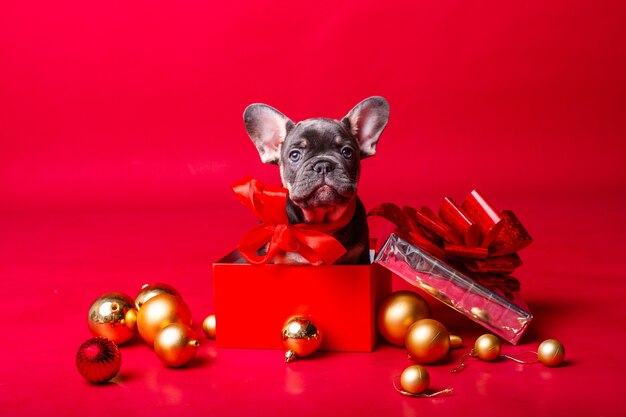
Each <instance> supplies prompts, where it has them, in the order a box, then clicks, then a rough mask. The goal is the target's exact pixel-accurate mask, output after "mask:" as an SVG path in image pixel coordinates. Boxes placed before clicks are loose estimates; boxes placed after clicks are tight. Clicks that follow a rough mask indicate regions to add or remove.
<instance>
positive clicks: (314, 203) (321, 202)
mask: <svg viewBox="0 0 626 417" xmlns="http://www.w3.org/2000/svg"><path fill="white" fill-rule="evenodd" d="M349 199H350V196H347V195H343V194H341V193H339V192H338V191H337V190H336V189H335V188H333V187H331V186H330V185H328V184H324V185H322V186H321V187H318V188H317V189H315V190H313V191H312V192H311V193H309V194H308V195H306V196H304V197H302V198H299V199H297V200H294V203H296V205H298V206H300V207H301V208H303V209H312V208H319V207H334V206H340V205H343V204H345V203H346V202H347V201H348V200H349Z"/></svg>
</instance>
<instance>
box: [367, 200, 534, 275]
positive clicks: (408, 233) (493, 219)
mask: <svg viewBox="0 0 626 417" xmlns="http://www.w3.org/2000/svg"><path fill="white" fill-rule="evenodd" d="M369 215H370V216H380V217H383V218H385V219H387V220H389V221H390V222H392V223H393V224H395V225H396V227H397V230H396V232H397V233H398V234H399V235H401V236H402V237H404V238H406V239H407V240H409V241H410V242H411V243H413V244H415V245H416V246H418V247H420V248H422V249H424V250H425V251H427V252H429V253H431V254H432V255H434V256H436V257H438V258H440V259H443V260H447V261H452V262H456V263H458V264H461V265H463V266H465V267H466V268H467V269H469V270H470V271H472V272H483V273H490V274H510V273H512V272H513V271H514V270H515V268H517V267H518V266H520V265H521V264H522V261H521V259H520V257H519V256H518V255H517V253H516V252H517V251H519V250H521V249H523V248H525V247H526V246H528V245H529V244H530V243H532V238H531V237H530V235H529V234H528V232H527V231H526V230H525V229H524V227H523V226H522V224H521V223H520V222H519V220H518V219H517V217H515V215H514V214H513V212H511V211H509V210H503V211H502V212H499V211H498V210H496V209H495V208H494V207H493V206H492V205H491V203H489V201H487V199H486V198H485V197H483V195H482V194H480V193H479V192H478V191H477V190H474V191H472V192H471V193H470V194H469V195H468V196H467V197H466V198H465V200H464V201H463V204H461V206H460V207H459V206H457V205H456V204H455V203H454V201H453V200H452V199H450V198H447V197H446V198H445V199H444V200H443V202H442V203H441V207H440V208H439V215H436V214H435V213H434V212H433V211H432V210H431V209H429V208H428V207H422V208H420V209H419V210H417V209H415V208H413V207H409V206H405V207H403V208H400V207H398V206H396V205H395V204H391V203H384V204H381V205H380V206H378V207H375V208H374V209H372V210H371V211H370V212H369ZM492 278H493V277H492Z"/></svg>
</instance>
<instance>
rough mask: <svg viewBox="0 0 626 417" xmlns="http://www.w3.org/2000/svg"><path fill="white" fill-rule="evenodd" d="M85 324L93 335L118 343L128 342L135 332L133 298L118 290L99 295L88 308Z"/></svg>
mask: <svg viewBox="0 0 626 417" xmlns="http://www.w3.org/2000/svg"><path fill="white" fill-rule="evenodd" d="M87 325H88V326H89V330H91V332H92V333H93V334H94V335H95V336H102V337H106V338H107V339H109V340H112V341H113V342H115V343H116V344H118V345H122V344H124V343H126V342H128V341H129V340H130V339H132V337H133V336H134V335H135V334H136V333H137V327H136V310H135V309H134V305H133V299H132V298H130V297H129V296H128V295H126V294H122V293H119V292H111V293H106V294H103V295H101V296H100V297H98V298H97V299H96V300H95V301H94V302H93V304H92V305H91V307H90V308H89V314H88V316H87Z"/></svg>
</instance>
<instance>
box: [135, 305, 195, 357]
mask: <svg viewBox="0 0 626 417" xmlns="http://www.w3.org/2000/svg"><path fill="white" fill-rule="evenodd" d="M172 323H182V324H186V325H187V326H191V311H190V310H189V307H187V304H185V302H184V301H183V299H182V298H180V297H178V296H175V295H172V294H159V295H156V296H154V297H152V298H150V299H149V300H148V301H146V302H145V303H144V304H143V305H142V306H141V309H140V310H139V313H138V314H137V329H138V330H139V334H140V335H141V337H142V338H143V340H144V341H145V342H146V343H148V344H149V345H153V344H154V338H155V337H156V334H157V333H158V331H159V330H161V329H162V328H163V327H165V326H167V325H168V324H172Z"/></svg>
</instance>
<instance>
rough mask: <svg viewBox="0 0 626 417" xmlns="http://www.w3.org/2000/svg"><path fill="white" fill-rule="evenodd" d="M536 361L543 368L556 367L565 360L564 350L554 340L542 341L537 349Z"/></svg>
mask: <svg viewBox="0 0 626 417" xmlns="http://www.w3.org/2000/svg"><path fill="white" fill-rule="evenodd" d="M537 359H539V362H541V363H542V364H544V365H545V366H557V365H560V364H561V363H562V362H563V360H565V348H564V347H563V345H562V344H561V342H559V341H558V340H556V339H548V340H544V341H543V342H542V343H541V344H540V345H539V348H538V349H537Z"/></svg>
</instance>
